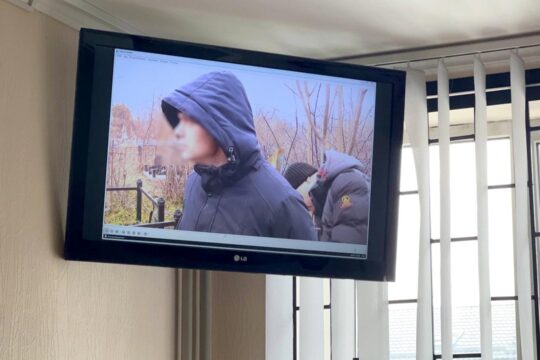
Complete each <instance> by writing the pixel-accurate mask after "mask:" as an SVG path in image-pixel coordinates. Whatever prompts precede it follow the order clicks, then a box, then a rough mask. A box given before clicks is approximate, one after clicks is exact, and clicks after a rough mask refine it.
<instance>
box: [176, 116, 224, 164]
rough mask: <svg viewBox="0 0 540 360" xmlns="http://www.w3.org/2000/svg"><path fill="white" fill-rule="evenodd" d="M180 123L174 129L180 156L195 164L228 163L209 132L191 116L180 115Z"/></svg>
mask: <svg viewBox="0 0 540 360" xmlns="http://www.w3.org/2000/svg"><path fill="white" fill-rule="evenodd" d="M178 119H179V120H180V122H179V123H178V125H177V126H176V128H175V129H174V134H175V136H176V139H177V140H178V145H179V148H180V156H181V157H182V159H183V160H185V161H188V162H192V163H195V164H204V165H221V164H222V163H224V162H223V160H225V162H226V157H225V154H224V153H223V150H221V148H220V147H219V146H218V145H217V143H216V142H215V141H214V139H213V138H212V137H211V136H210V134H208V132H207V131H206V130H205V129H204V128H203V127H202V126H201V125H199V124H198V123H197V122H196V121H194V120H193V119H191V118H190V117H189V116H187V115H184V114H182V113H179V114H178Z"/></svg>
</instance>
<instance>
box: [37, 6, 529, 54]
mask: <svg viewBox="0 0 540 360" xmlns="http://www.w3.org/2000/svg"><path fill="white" fill-rule="evenodd" d="M38 1H39V0H38ZM66 2H69V3H71V4H72V5H76V6H79V7H80V6H92V7H95V8H97V9H98V10H99V11H101V12H102V13H103V14H106V15H107V16H110V17H111V18H113V19H115V20H118V21H119V22H120V23H123V24H126V25H128V27H129V28H130V29H133V30H135V31H136V32H139V33H143V34H146V35H151V36H157V37H164V38H172V39H178V40H185V41H193V42H201V43H207V44H216V45H223V46H231V47H239V48H247V49H252V50H262V51H269V52H276V53H284V54H294V55H300V56H307V57H315V58H334V57H341V56H348V55H356V54H372V53H378V52H385V51H396V50H404V49H411V48H417V47H430V46H438V45H441V44H449V43H456V42H467V41H474V40H479V39H485V38H493V37H505V36H509V35H518V34H526V33H530V32H538V31H540V1H539V0H484V1H471V0H453V1H450V0H447V1H441V0H433V1H428V0H408V1H398V0H364V1H362V0H325V1H322V0H319V1H315V0H273V1H268V0H264V1H263V0H227V1H225V0H222V1H219V0H151V1H149V0H66Z"/></svg>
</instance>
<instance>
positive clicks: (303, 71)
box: [65, 29, 404, 280]
mask: <svg viewBox="0 0 540 360" xmlns="http://www.w3.org/2000/svg"><path fill="white" fill-rule="evenodd" d="M403 96H404V73H403V72H400V71H394V70H386V69H380V68H368V67H362V66H353V65H349V64H341V63H332V62H325V61H320V60H311V59H304V58H298V57H291V56H284V55H276V54H268V53H261V52H253V51H247V50H239V49H230V48H223V47H216V46H208V45H200V44H192V43H185V42H177V41H170V40H161V39H153V38H148V37H140V36H134V35H125V34H117V33H109V32H102V31H96V30H87V29H83V30H81V34H80V45H79V63H78V76H77V93H76V105H75V117H74V133H73V146H72V161H71V178H70V189H69V204H68V214H67V217H68V221H67V230H66V242H65V257H66V258H67V259H73V260H90V261H107V262H120V263H134V264H147V265H159V266H171V267H186V268H201V269H221V270H231V271H249V272H262V273H275V274H291V275H305V276H321V277H322V276H324V277H336V278H351V279H367V280H392V279H393V277H394V268H395V248H396V228H397V205H398V203H397V200H398V183H399V182H398V178H399V158H400V148H401V139H402V126H403V104H404V99H403Z"/></svg>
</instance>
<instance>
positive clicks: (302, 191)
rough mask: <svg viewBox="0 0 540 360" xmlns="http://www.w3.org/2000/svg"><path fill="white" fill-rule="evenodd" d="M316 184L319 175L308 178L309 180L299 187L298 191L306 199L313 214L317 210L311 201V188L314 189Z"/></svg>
mask: <svg viewBox="0 0 540 360" xmlns="http://www.w3.org/2000/svg"><path fill="white" fill-rule="evenodd" d="M316 182H317V173H315V174H313V175H311V176H310V177H308V178H307V180H306V181H304V182H303V183H302V185H300V186H299V187H298V189H296V190H297V191H298V192H299V193H300V194H301V195H302V197H303V198H304V202H305V203H306V206H307V208H308V210H309V212H310V213H312V214H313V213H314V211H315V208H314V207H313V202H312V201H311V197H310V196H309V190H311V188H312V187H313V185H315V183H316Z"/></svg>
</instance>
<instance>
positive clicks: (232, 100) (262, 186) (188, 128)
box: [161, 72, 317, 240]
mask: <svg viewBox="0 0 540 360" xmlns="http://www.w3.org/2000/svg"><path fill="white" fill-rule="evenodd" d="M161 108H162V111H163V114H164V115H165V117H166V119H167V121H168V122H169V124H170V125H171V127H172V128H173V129H174V132H175V135H176V137H177V139H178V143H179V146H180V154H181V156H182V158H183V159H184V160H185V161H188V162H190V163H192V164H194V172H192V173H191V174H190V175H189V176H188V179H187V182H186V185H185V189H184V208H183V216H182V218H181V220H180V222H179V223H178V225H177V227H176V228H177V229H179V230H190V231H202V232H213V233H222V234H238V235H252V236H266V237H277V238H289V239H301V240H317V234H316V232H315V229H314V226H313V223H312V221H311V218H310V215H309V212H308V210H307V208H306V206H305V204H304V203H303V201H302V198H301V197H300V196H299V194H298V193H297V192H296V191H295V190H294V189H293V188H292V187H291V186H290V185H289V183H288V182H287V181H286V180H285V179H284V178H283V176H282V175H281V174H280V173H279V172H278V171H277V170H276V169H274V168H273V167H272V166H271V165H270V164H269V163H268V162H267V161H266V160H264V158H263V157H262V154H261V151H260V146H259V143H258V140H257V137H256V133H255V125H254V122H253V114H252V110H251V105H250V103H249V101H248V98H247V95H246V92H245V90H244V87H243V85H242V83H241V82H240V80H239V79H238V78H236V77H235V76H234V75H233V74H232V73H230V72H211V73H207V74H205V75H202V76H200V77H199V78H197V79H195V80H194V81H192V82H190V83H188V84H185V85H184V86H182V87H180V88H178V89H176V90H174V91H173V92H172V93H171V94H169V95H168V96H166V97H165V98H163V100H162V103H161Z"/></svg>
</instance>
